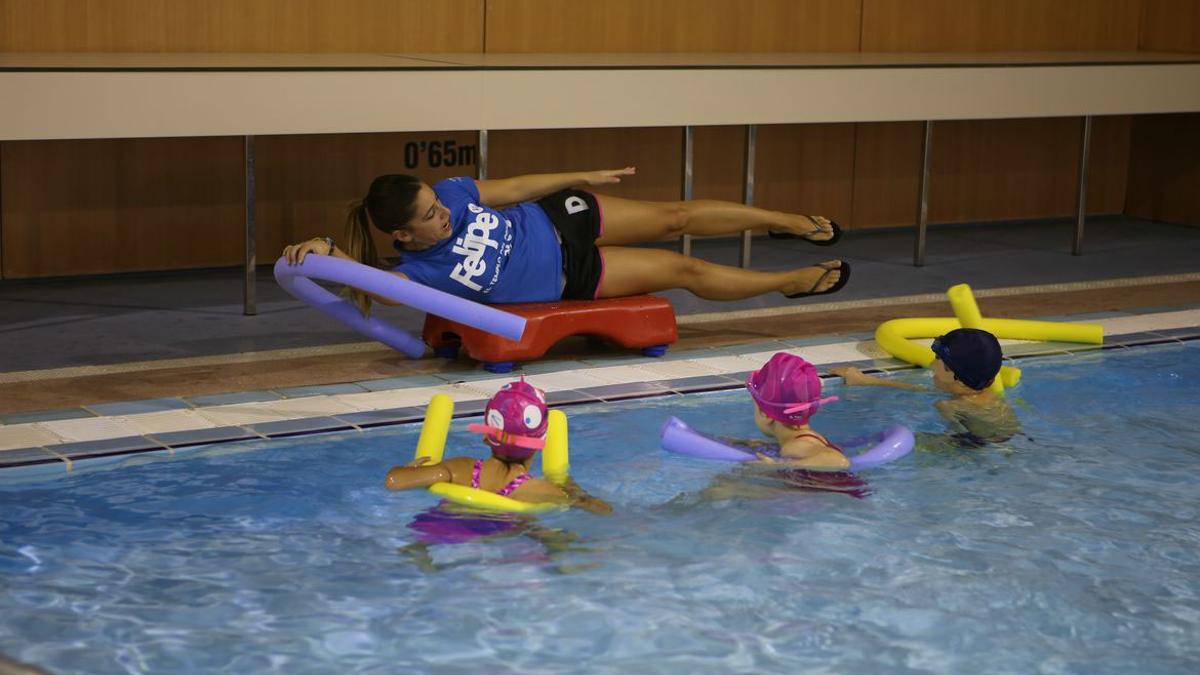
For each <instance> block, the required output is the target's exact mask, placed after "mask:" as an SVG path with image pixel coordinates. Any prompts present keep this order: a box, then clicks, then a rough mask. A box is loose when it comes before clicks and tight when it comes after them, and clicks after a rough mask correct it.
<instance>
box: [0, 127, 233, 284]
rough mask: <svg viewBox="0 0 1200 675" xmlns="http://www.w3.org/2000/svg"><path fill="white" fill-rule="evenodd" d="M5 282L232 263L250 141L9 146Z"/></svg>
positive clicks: (2, 172)
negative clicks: (245, 151) (244, 161)
mask: <svg viewBox="0 0 1200 675" xmlns="http://www.w3.org/2000/svg"><path fill="white" fill-rule="evenodd" d="M3 148H4V149H3V153H0V161H2V165H0V194H2V195H3V200H2V204H0V208H2V209H3V211H2V214H0V218H2V219H3V224H4V228H3V238H4V266H3V267H4V276H5V278H20V277H40V276H58V275H70V274H98V273H107V272H117V271H131V270H148V269H176V268H188V267H210V266H216V265H231V264H235V263H236V262H237V261H239V260H241V257H242V234H241V233H242V227H243V217H242V203H243V187H242V179H243V175H242V165H241V157H242V141H241V139H240V138H186V139H178V138H156V139H137V140H90V141H22V142H6V143H4V144H3Z"/></svg>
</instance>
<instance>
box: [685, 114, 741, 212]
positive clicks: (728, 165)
mask: <svg viewBox="0 0 1200 675" xmlns="http://www.w3.org/2000/svg"><path fill="white" fill-rule="evenodd" d="M745 166H746V128H745V127H739V126H722V127H696V129H695V134H694V136H693V138H692V196H693V197H695V198H696V199H723V200H725V201H727V202H741V201H742V198H743V192H744V191H745Z"/></svg>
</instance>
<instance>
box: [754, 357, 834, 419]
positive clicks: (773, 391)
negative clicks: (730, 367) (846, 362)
mask: <svg viewBox="0 0 1200 675" xmlns="http://www.w3.org/2000/svg"><path fill="white" fill-rule="evenodd" d="M746 388H747V389H749V390H750V397H751V398H753V399H754V403H755V404H757V405H758V409H759V410H761V411H762V412H763V414H764V415H766V416H767V417H770V418H771V419H773V420H775V421H777V422H782V423H784V424H786V425H788V426H793V427H797V426H800V425H801V424H806V423H807V422H808V419H809V418H810V417H812V416H813V415H815V414H817V411H818V410H820V409H821V405H822V404H825V403H829V402H830V401H836V400H837V397H836V396H830V397H828V398H821V378H820V377H818V376H817V369H816V368H815V367H814V366H813V364H811V363H809V362H808V361H805V360H804V359H802V358H800V357H799V356H796V355H795V354H789V353H788V352H778V353H777V354H775V355H774V356H772V357H771V360H770V361H767V362H766V363H765V364H763V367H762V368H759V369H758V370H756V371H754V372H753V373H750V377H749V378H747V379H746Z"/></svg>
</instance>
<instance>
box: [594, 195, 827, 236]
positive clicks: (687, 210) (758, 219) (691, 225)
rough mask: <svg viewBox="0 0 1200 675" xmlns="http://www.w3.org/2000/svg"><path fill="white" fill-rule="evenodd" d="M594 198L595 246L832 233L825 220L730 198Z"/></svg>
mask: <svg viewBox="0 0 1200 675" xmlns="http://www.w3.org/2000/svg"><path fill="white" fill-rule="evenodd" d="M596 199H597V200H598V201H599V202H600V209H601V211H602V212H603V214H604V235H603V236H601V237H600V239H598V240H596V244H597V245H598V246H624V245H627V244H636V243H638V242H643V241H661V240H664V239H671V238H674V237H678V236H680V235H684V234H691V235H695V236H708V235H718V234H733V233H735V232H741V231H742V230H746V229H754V228H762V227H765V228H767V229H768V230H771V231H772V232H790V233H792V234H797V235H800V236H802V237H805V238H806V239H810V240H812V241H824V240H826V239H829V238H831V237H832V236H833V228H832V227H831V226H830V224H829V220H828V219H827V218H822V217H820V216H812V217H809V216H802V215H797V214H794V213H783V212H782V211H768V210H766V209H759V208H755V207H753V206H746V205H745V204H735V203H733V202H721V201H715V200H711V199H695V200H692V201H687V202H643V201H637V200H633V199H621V198H620V197H609V196H608V195H596Z"/></svg>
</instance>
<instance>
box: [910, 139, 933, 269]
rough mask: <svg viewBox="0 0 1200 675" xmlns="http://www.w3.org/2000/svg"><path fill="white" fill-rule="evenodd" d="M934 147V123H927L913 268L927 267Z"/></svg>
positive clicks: (918, 189) (922, 155)
mask: <svg viewBox="0 0 1200 675" xmlns="http://www.w3.org/2000/svg"><path fill="white" fill-rule="evenodd" d="M932 145H933V122H932V121H930V120H926V121H925V140H924V142H923V143H921V177H920V183H919V185H918V187H917V240H916V242H915V243H914V246H913V267H924V266H925V230H926V228H928V226H929V149H930V147H932Z"/></svg>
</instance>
